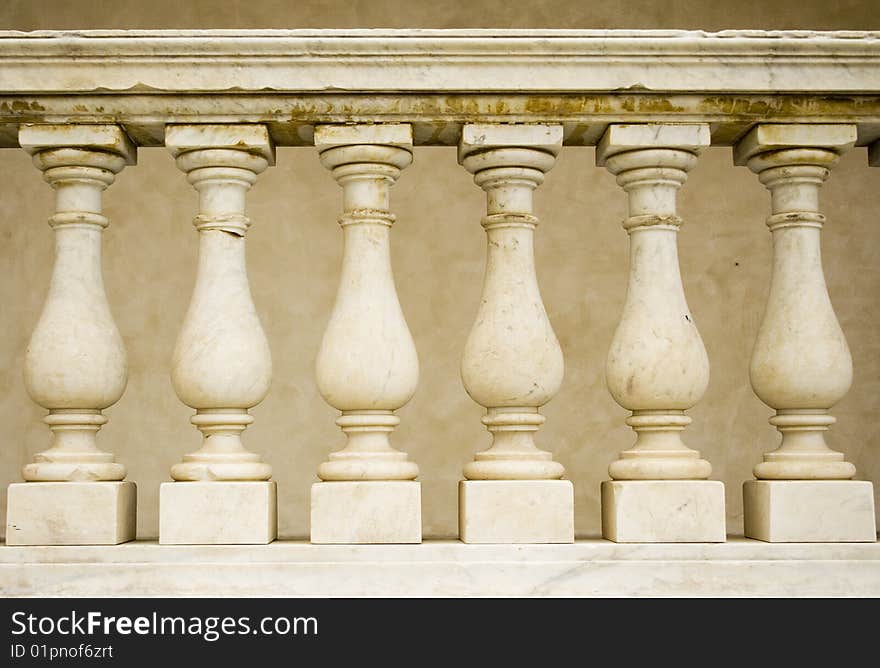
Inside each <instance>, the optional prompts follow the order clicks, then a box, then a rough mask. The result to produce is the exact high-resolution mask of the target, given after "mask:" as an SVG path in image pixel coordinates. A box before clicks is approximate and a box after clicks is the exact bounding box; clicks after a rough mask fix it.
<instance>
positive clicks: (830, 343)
mask: <svg viewBox="0 0 880 668" xmlns="http://www.w3.org/2000/svg"><path fill="white" fill-rule="evenodd" d="M855 141H856V126H854V125H847V124H839V125H837V124H835V125H830V124H828V125H819V124H817V125H795V124H791V125H785V124H781V125H758V126H755V127H754V128H752V130H750V131H749V133H748V134H747V135H746V136H745V137H743V139H742V140H741V141H740V142H739V143H738V144H737V146H736V148H735V150H734V161H735V163H736V164H738V165H747V166H748V167H749V169H751V170H752V171H753V172H755V173H756V174H757V175H758V178H759V179H760V181H761V183H762V184H763V185H764V186H765V187H766V188H767V189H768V190H769V191H770V196H771V214H770V216H769V218H768V219H767V226H768V227H769V228H770V232H771V235H772V241H773V268H772V275H771V281H770V292H769V296H768V298H767V306H766V310H765V312H764V318H763V320H762V322H761V325H760V327H759V329H758V336H757V339H756V341H755V347H754V349H753V351H752V359H751V365H750V368H749V377H750V379H751V382H752V389H753V390H754V391H755V394H757V395H758V398H760V399H761V401H763V402H764V403H765V404H767V405H768V406H769V407H770V408H772V409H774V410H775V411H776V414H775V415H774V416H773V417H771V418H770V424H772V425H773V426H775V427H776V429H778V430H779V432H780V433H781V435H782V439H781V442H780V444H779V447H778V448H777V449H776V450H774V451H772V452H768V453H766V454H765V455H764V461H763V462H762V463H760V464H758V465H757V466H755V468H754V475H755V477H756V478H757V480H752V481H747V482H746V483H745V485H744V487H743V504H744V517H745V519H744V522H745V533H746V535H747V536H749V537H751V538H758V539H761V540H766V541H770V542H801V541H804V542H807V541H835V542H841V541H861V540H870V541H873V540H874V539H875V536H876V529H875V520H874V508H873V486H872V484H871V483H870V482H868V481H856V480H852V478H853V477H854V476H855V473H856V469H855V467H854V466H853V465H852V464H851V463H849V462H847V461H845V460H844V456H843V453H841V452H836V451H834V450H832V449H831V448H829V447H828V444H827V443H826V441H825V432H826V431H827V430H828V428H829V427H830V426H831V425H832V424H834V422H835V421H836V420H835V418H834V417H833V416H831V415H830V414H829V410H830V409H831V407H832V406H834V405H835V404H836V403H837V402H838V401H840V400H841V399H842V398H843V397H844V395H845V394H846V393H847V391H848V390H849V388H850V385H851V384H852V376H853V370H852V358H851V356H850V352H849V347H848V346H847V343H846V338H845V337H844V334H843V331H842V329H841V328H840V324H839V323H838V321H837V317H836V315H835V314H834V309H833V308H832V306H831V299H830V297H829V295H828V289H827V287H826V285H825V276H824V273H823V270H822V255H821V246H820V238H821V236H820V235H821V230H822V227H823V225H824V223H825V216H824V215H822V214H821V213H819V188H820V186H821V185H822V183H823V182H824V181H825V179H827V178H828V175H829V173H830V169H831V167H832V166H833V165H834V164H835V163H836V162H837V161H838V159H839V157H840V155H841V154H842V153H843V152H844V151H846V150H848V149H849V148H850V147H852V146H853V144H854V143H855Z"/></svg>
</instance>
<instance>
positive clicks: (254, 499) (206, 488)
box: [159, 480, 278, 545]
mask: <svg viewBox="0 0 880 668" xmlns="http://www.w3.org/2000/svg"><path fill="white" fill-rule="evenodd" d="M277 495H278V489H277V486H276V484H275V482H274V481H273V480H269V481H259V482H255V481H229V480H212V481H202V482H163V483H162V485H161V486H160V487H159V543H160V544H162V545H236V544H237V545H265V544H266V543H271V542H272V541H273V540H275V537H276V535H277V533H278V509H277V500H276V499H277Z"/></svg>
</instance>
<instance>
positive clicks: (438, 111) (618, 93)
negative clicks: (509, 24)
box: [0, 30, 880, 147]
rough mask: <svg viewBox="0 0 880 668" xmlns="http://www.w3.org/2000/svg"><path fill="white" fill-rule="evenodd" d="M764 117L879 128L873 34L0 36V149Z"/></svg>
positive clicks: (594, 134)
mask: <svg viewBox="0 0 880 668" xmlns="http://www.w3.org/2000/svg"><path fill="white" fill-rule="evenodd" d="M758 120H761V121H762V122H786V123H791V122H794V123H804V122H838V123H842V122H848V123H857V124H858V127H859V139H858V144H859V145H866V144H871V143H873V142H874V141H876V140H877V139H878V138H880V32H857V31H845V32H811V31H758V30H736V31H722V32H717V33H707V32H702V31H678V30H663V31H625V30H608V31H585V30H249V31H241V30H203V31H162V30H157V31H59V32H55V31H37V32H29V33H28V32H16V31H0V146H7V147H12V146H18V142H17V136H18V126H19V125H20V124H21V123H40V122H49V123H119V124H121V125H123V126H124V128H125V129H126V131H127V132H128V133H129V135H130V136H131V138H132V139H133V140H134V141H135V142H136V143H137V144H139V145H142V146H156V145H161V144H162V143H163V142H164V127H165V124H166V123H181V122H183V123H192V122H199V123H229V122H259V123H265V124H266V125H267V126H268V128H269V131H270V133H271V135H272V138H273V139H274V140H275V142H276V143H277V144H279V145H308V144H311V143H312V141H313V131H314V125H316V124H320V123H345V122H408V123H411V124H413V131H414V142H415V143H416V144H421V145H432V144H434V145H454V144H456V143H457V142H458V139H459V137H460V131H461V125H462V123H463V122H474V121H478V122H493V123H498V122H530V123H561V124H562V125H563V126H564V130H565V133H564V142H565V143H566V144H569V145H591V144H595V143H596V142H597V141H598V139H599V138H600V137H601V135H602V133H603V132H604V130H605V128H606V127H607V125H608V124H609V123H611V122H621V121H624V122H646V121H653V122H658V121H663V122H675V121H682V122H707V123H710V124H711V129H712V142H713V143H714V144H722V145H730V144H732V143H734V142H735V141H736V140H737V139H739V138H740V137H741V136H742V135H743V134H744V133H745V132H746V131H747V130H748V129H749V127H750V126H751V125H752V124H754V123H755V122H757V121H758Z"/></svg>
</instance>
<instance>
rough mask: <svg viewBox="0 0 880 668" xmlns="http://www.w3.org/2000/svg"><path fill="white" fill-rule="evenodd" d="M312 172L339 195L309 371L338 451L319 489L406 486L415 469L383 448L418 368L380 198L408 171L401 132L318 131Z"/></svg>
mask: <svg viewBox="0 0 880 668" xmlns="http://www.w3.org/2000/svg"><path fill="white" fill-rule="evenodd" d="M315 146H316V147H317V148H318V150H319V152H320V158H321V164H323V165H324V167H326V168H327V169H329V170H330V171H331V173H332V174H333V178H334V179H336V181H337V183H339V185H340V186H342V191H343V213H342V215H341V216H340V218H339V224H340V226H341V227H342V232H343V241H344V252H343V257H342V271H341V276H340V281H339V290H338V292H337V294H336V302H335V304H334V306H333V311H332V313H331V316H330V322H329V323H328V324H327V329H326V331H325V332H324V338H323V340H322V341H321V348H320V350H319V352H318V357H317V361H316V376H317V382H318V389H319V390H320V392H321V395H322V396H323V397H324V400H325V401H326V402H327V403H328V404H330V405H331V406H333V407H334V408H336V409H338V410H339V411H341V413H342V414H341V416H340V417H339V419H337V420H336V424H337V425H339V427H340V428H341V429H342V431H343V432H344V433H345V436H346V445H345V447H344V448H343V449H342V450H339V451H337V452H333V453H331V454H330V456H329V460H328V461H327V462H324V463H323V464H321V466H320V467H319V469H318V476H319V477H320V478H321V479H322V480H325V481H343V480H348V481H358V480H413V479H415V478H416V477H417V476H418V474H419V469H418V466H417V465H416V464H415V463H414V462H411V461H407V456H406V453H405V452H401V451H399V450H396V449H395V448H393V447H392V446H391V443H390V441H389V435H390V434H391V432H392V431H393V430H394V428H395V427H396V426H397V425H398V424H399V423H400V419H399V418H398V417H397V416H396V415H394V411H396V410H397V409H399V408H400V407H402V406H403V405H405V404H406V403H407V402H408V401H409V400H410V399H411V398H412V396H413V394H414V393H415V390H416V386H417V384H418V377H419V362H418V357H417V354H416V347H415V343H414V342H413V339H412V335H411V334H410V331H409V328H408V327H407V325H406V320H405V319H404V316H403V311H402V309H401V307H400V302H399V300H398V297H397V291H396V289H395V286H394V276H393V274H392V270H391V254H390V232H391V226H392V224H393V223H394V220H395V218H394V215H393V214H392V213H391V212H390V210H389V206H390V205H389V199H390V188H391V186H392V185H393V184H394V182H395V181H396V180H397V178H398V176H399V175H400V171H401V170H402V169H404V168H405V167H406V166H407V165H409V164H410V162H411V161H412V130H411V128H410V126H409V125H393V124H392V125H379V126H368V125H365V126H319V127H318V128H316V130H315Z"/></svg>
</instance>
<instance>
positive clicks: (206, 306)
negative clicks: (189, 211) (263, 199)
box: [165, 125, 275, 481]
mask: <svg viewBox="0 0 880 668" xmlns="http://www.w3.org/2000/svg"><path fill="white" fill-rule="evenodd" d="M165 145H166V146H167V147H168V150H169V151H171V153H172V155H174V157H175V158H176V162H177V166H178V167H179V168H180V169H181V171H183V172H184V173H186V175H187V180H188V181H189V182H190V183H191V184H192V185H193V187H194V188H195V189H196V190H197V191H198V193H199V213H198V215H197V216H196V217H195V219H194V220H193V225H194V226H195V228H196V229H197V230H198V233H199V259H198V270H197V274H196V285H195V288H194V289H193V295H192V300H191V301H190V305H189V309H188V310H187V313H186V317H185V318H184V321H183V325H182V327H181V330H180V333H179V334H178V337H177V344H176V345H175V347H174V358H173V360H172V363H171V381H172V383H173V385H174V390H175V392H176V393H177V396H178V397H179V398H180V400H181V401H182V402H183V403H185V404H186V405H187V406H190V407H191V408H194V409H196V413H195V415H194V416H193V417H192V419H191V422H192V423H193V424H194V425H195V426H196V427H197V428H198V429H199V431H201V432H202V434H203V441H202V447H201V448H200V449H199V450H198V451H196V452H193V453H191V454H187V455H184V457H183V461H182V462H181V463H179V464H176V465H174V466H173V467H172V468H171V477H172V478H174V479H175V480H185V481H195V480H268V479H269V478H270V477H271V476H272V468H271V467H270V466H269V465H268V464H266V463H264V462H262V461H261V460H260V456H259V455H257V454H255V453H252V452H249V451H248V450H247V449H245V447H244V445H243V444H242V442H241V432H242V431H244V429H246V428H247V426H248V425H249V424H251V423H252V422H253V420H254V419H253V417H251V415H250V414H249V413H248V409H250V408H253V407H254V406H256V405H257V404H259V403H260V402H261V401H262V400H263V399H264V398H265V397H266V394H267V393H268V392H269V385H270V383H271V378H272V355H271V352H270V351H269V342H268V341H267V340H266V335H265V333H264V332H263V328H262V326H261V325H260V319H259V317H258V316H257V311H256V308H255V306H254V302H253V298H252V297H251V290H250V285H249V283H248V277H247V268H246V265H245V233H246V232H247V230H248V228H249V227H250V224H251V223H250V219H249V218H248V217H247V216H246V215H245V194H246V193H247V191H248V190H249V189H250V188H251V186H252V185H253V184H254V183H255V182H256V180H257V176H258V175H259V174H260V173H261V172H263V171H264V170H265V169H266V168H267V167H268V166H269V165H270V164H274V162H275V149H274V146H273V145H272V140H271V139H270V138H269V133H268V131H267V130H266V128H265V126H263V125H240V126H239V125H172V126H169V127H168V129H167V131H166V133H165Z"/></svg>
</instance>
